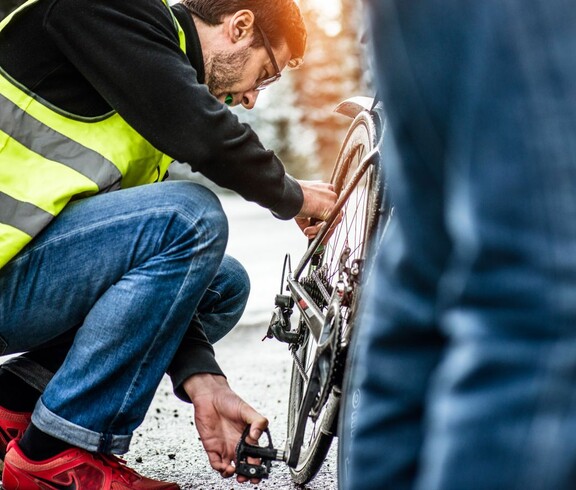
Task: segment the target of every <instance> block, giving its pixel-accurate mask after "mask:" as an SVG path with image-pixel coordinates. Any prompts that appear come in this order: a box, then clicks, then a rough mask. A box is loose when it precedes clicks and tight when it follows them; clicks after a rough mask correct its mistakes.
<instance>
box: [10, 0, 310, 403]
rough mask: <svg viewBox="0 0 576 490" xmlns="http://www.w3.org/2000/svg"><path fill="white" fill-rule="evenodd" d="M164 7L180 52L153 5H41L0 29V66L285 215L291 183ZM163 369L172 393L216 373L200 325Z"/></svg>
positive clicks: (70, 1) (292, 194)
mask: <svg viewBox="0 0 576 490" xmlns="http://www.w3.org/2000/svg"><path fill="white" fill-rule="evenodd" d="M172 9H173V12H174V13H175V15H176V16H177V18H178V21H179V23H180V24H181V26H182V28H183V29H184V31H185V34H186V40H187V49H186V52H187V54H184V53H183V52H182V50H181V49H180V47H179V40H178V35H177V33H176V31H175V28H174V23H173V20H172V17H171V16H170V13H169V12H168V10H167V8H166V7H165V5H164V4H163V3H162V2H161V1H160V0H39V1H38V3H36V4H35V5H33V6H31V7H30V8H28V9H26V10H25V11H24V12H23V13H22V14H20V15H17V17H16V18H15V19H13V21H12V22H11V23H10V24H9V25H8V26H7V27H6V28H5V29H4V30H3V31H2V32H1V33H0V67H1V68H2V69H3V70H5V71H6V72H7V73H8V74H9V75H10V76H12V78H14V79H15V80H17V81H18V82H20V83H21V84H22V85H24V86H25V87H27V88H28V89H29V90H31V91H32V92H34V93H35V94H37V95H38V96H40V97H41V98H43V99H45V100H46V101H48V102H50V103H51V104H53V105H55V106H57V107H59V108H61V109H63V110H65V111H68V112H70V113H72V114H77V115H81V116H99V115H103V114H106V113H108V112H110V111H111V110H115V111H117V112H118V113H119V114H120V115H121V116H122V117H123V118H124V119H125V120H126V121H127V122H128V123H129V124H130V125H131V126H132V127H133V128H134V129H136V130H137V131H138V132H139V133H140V134H141V135H142V136H144V137H145V138H146V139H147V140H148V141H149V142H150V143H152V144H153V145H154V146H155V147H156V148H157V149H159V150H161V151H162V152H164V153H166V154H167V155H170V156H171V157H173V158H174V159H176V160H179V161H181V162H187V163H189V164H190V166H191V167H192V168H193V169H194V170H196V171H199V172H201V173H202V174H204V175H205V176H206V177H208V178H209V179H211V180H212V181H214V182H216V183H217V184H219V185H221V186H223V187H227V188H230V189H232V190H234V191H236V192H238V193H239V194H240V195H241V196H243V197H244V198H245V199H247V200H249V201H255V202H257V203H258V204H260V205H262V206H264V207H266V208H269V209H270V210H271V211H272V212H273V213H274V214H275V215H276V216H277V217H280V218H283V219H288V218H291V217H293V216H294V215H295V214H296V213H297V212H298V211H299V210H300V207H301V205H302V192H301V190H300V187H299V185H298V184H297V183H296V182H295V181H294V180H293V179H292V178H291V177H289V176H288V175H286V174H285V171H284V167H283V165H282V163H281V162H280V161H279V160H278V158H277V157H276V156H275V155H274V153H273V152H271V151H267V150H265V149H264V148H263V147H262V145H261V144H260V142H259V140H258V137H257V136H256V134H255V133H254V132H253V131H252V130H251V128H250V127H249V126H248V125H245V124H240V123H239V121H238V119H237V118H236V116H235V115H234V114H232V113H231V112H230V111H229V110H228V108H227V107H226V106H224V105H223V104H221V103H220V102H219V101H218V100H217V99H216V98H214V97H213V96H212V95H211V94H210V93H209V92H208V90H207V87H206V86H205V85H204V84H203V82H204V65H203V58H202V49H201V46H200V40H199V38H198V34H197V32H196V29H195V26H194V22H193V21H192V19H191V17H190V16H189V14H188V13H187V11H186V10H185V9H184V8H183V7H182V6H181V5H176V6H174V7H172ZM170 371H171V373H170V374H171V376H172V380H173V382H174V384H175V386H176V387H178V386H179V385H180V384H181V382H182V381H183V380H184V379H185V378H186V377H187V376H189V375H191V374H194V373H199V372H211V373H220V372H221V371H220V369H219V367H218V365H217V363H216V361H215V359H214V353H213V350H212V347H211V346H210V344H209V343H208V341H207V340H206V337H205V335H204V333H203V332H202V330H201V329H200V327H192V328H191V329H190V331H189V332H188V335H187V336H186V339H185V340H184V341H183V343H182V345H181V348H180V350H179V352H178V354H177V355H176V357H175V359H174V361H173V363H172V366H171V368H170ZM177 394H178V395H179V396H180V397H182V398H184V399H186V396H185V394H184V393H183V392H182V390H181V389H178V390H177Z"/></svg>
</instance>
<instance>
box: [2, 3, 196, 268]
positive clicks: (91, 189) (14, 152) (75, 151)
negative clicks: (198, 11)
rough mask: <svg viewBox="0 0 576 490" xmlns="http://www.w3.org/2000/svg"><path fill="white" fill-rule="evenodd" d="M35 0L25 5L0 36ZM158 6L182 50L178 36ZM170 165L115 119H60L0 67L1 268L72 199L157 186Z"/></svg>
mask: <svg viewBox="0 0 576 490" xmlns="http://www.w3.org/2000/svg"><path fill="white" fill-rule="evenodd" d="M39 1H44V0H29V1H28V2H26V3H25V4H23V5H22V6H21V7H19V8H18V9H17V10H16V11H14V12H13V13H12V14H11V15H9V16H8V17H7V18H5V19H4V20H3V21H2V22H0V30H2V29H3V28H4V27H5V26H6V25H8V23H9V22H10V21H11V20H12V19H13V18H15V16H17V15H19V14H20V13H21V12H22V11H24V10H26V9H27V8H29V7H30V6H32V5H33V4H35V3H37V2H39ZM162 1H163V2H164V3H165V4H166V6H167V8H168V11H169V12H170V15H171V16H172V19H173V21H174V25H175V28H176V30H177V32H178V38H179V40H180V48H181V49H182V50H183V51H185V47H186V39H185V36H184V32H183V30H182V28H181V27H180V25H179V24H178V22H177V20H176V18H175V17H174V15H173V14H172V11H171V10H170V8H169V7H168V4H167V3H166V0H162ZM171 161H172V158H170V157H169V156H167V155H165V154H163V153H161V152H160V151H159V150H157V149H155V148H154V147H153V146H152V145H150V143H148V142H147V141H146V140H145V139H144V138H143V137H142V136H140V135H139V134H138V133H137V132H136V131H135V130H134V129H133V128H132V127H131V126H129V125H128V123H127V122H126V121H124V120H123V119H122V118H121V117H120V116H119V115H118V114H117V113H115V112H111V113H109V114H107V115H105V116H102V117H98V118H87V117H81V116H77V115H73V114H69V113H66V112H64V111H62V110H60V109H58V108H56V107H54V106H52V105H51V104H49V103H47V102H45V101H43V100H42V99H40V98H39V97H37V96H36V95H35V94H34V93H32V92H30V91H29V90H28V89H27V88H25V87H23V86H22V85H21V84H19V83H18V82H17V81H15V80H14V79H12V78H11V77H10V75H8V74H7V73H5V72H4V71H3V70H2V69H1V68H0V268H1V267H3V266H4V265H5V264H6V263H7V262H8V261H10V260H11V259H12V258H13V257H14V256H15V255H16V254H17V253H18V252H19V251H20V250H21V249H22V247H24V246H25V245H26V244H27V243H28V242H29V241H30V240H31V239H32V238H33V237H34V236H36V235H37V234H38V233H39V232H40V231H41V230H42V229H43V228H44V227H45V226H46V225H47V224H48V223H50V221H51V220H52V219H53V218H54V217H55V216H56V215H58V213H60V212H61V211H62V209H63V208H64V207H65V206H66V205H67V203H68V202H70V200H72V199H78V198H81V197H86V196H89V195H93V194H96V193H99V192H109V191H114V190H118V189H120V188H126V187H132V186H136V185H142V184H147V183H152V182H155V181H159V180H161V179H162V178H163V176H164V175H165V173H166V171H167V169H168V166H169V164H170V163H171Z"/></svg>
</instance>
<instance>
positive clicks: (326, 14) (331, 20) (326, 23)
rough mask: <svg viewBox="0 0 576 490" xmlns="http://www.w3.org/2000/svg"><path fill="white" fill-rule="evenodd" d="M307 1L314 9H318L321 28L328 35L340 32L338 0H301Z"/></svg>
mask: <svg viewBox="0 0 576 490" xmlns="http://www.w3.org/2000/svg"><path fill="white" fill-rule="evenodd" d="M302 1H306V2H308V3H309V4H310V5H311V6H312V7H313V8H314V10H316V11H318V12H319V14H320V18H321V19H322V24H321V25H322V28H323V29H324V30H325V31H326V33H327V34H328V35H330V36H336V35H337V34H338V33H339V32H340V21H339V19H338V17H339V14H340V0H302Z"/></svg>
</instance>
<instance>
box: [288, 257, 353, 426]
mask: <svg viewBox="0 0 576 490" xmlns="http://www.w3.org/2000/svg"><path fill="white" fill-rule="evenodd" d="M327 272H328V266H327V265H326V264H324V265H323V266H321V267H320V268H318V269H316V270H315V271H312V273H311V274H309V275H308V276H307V277H304V278H302V279H301V280H300V284H301V285H302V287H303V288H304V289H305V290H306V292H307V293H308V294H309V295H310V298H311V299H312V300H313V301H314V302H315V304H317V305H318V307H319V308H321V309H324V308H326V307H327V306H328V305H329V302H330V299H331V297H332V292H333V290H334V287H333V286H332V285H331V284H330V282H329V280H328V277H327ZM338 314H339V313H338ZM330 336H331V339H330V344H329V347H328V348H329V349H330V350H331V354H330V360H329V372H328V377H327V379H326V381H325V382H324V383H323V384H322V386H321V387H320V392H319V393H318V396H317V399H316V401H315V403H314V406H313V407H312V410H311V417H312V418H313V419H314V420H315V419H316V418H317V417H318V416H319V414H320V410H321V409H322V407H323V406H324V405H325V404H326V402H327V400H328V396H329V395H330V392H331V391H332V388H333V386H334V385H335V384H336V383H337V382H339V379H340V378H341V375H342V373H343V370H344V357H343V356H342V328H336V331H335V332H331V333H330ZM294 357H296V356H294ZM300 367H303V366H302V364H301V362H299V363H298V370H299V371H300ZM305 379H307V378H305Z"/></svg>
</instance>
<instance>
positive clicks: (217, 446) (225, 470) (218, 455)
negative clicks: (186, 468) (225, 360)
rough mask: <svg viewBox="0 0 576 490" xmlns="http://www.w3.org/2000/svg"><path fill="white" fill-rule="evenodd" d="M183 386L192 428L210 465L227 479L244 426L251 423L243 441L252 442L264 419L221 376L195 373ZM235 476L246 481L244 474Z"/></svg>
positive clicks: (265, 420) (255, 442)
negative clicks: (190, 406)
mask: <svg viewBox="0 0 576 490" xmlns="http://www.w3.org/2000/svg"><path fill="white" fill-rule="evenodd" d="M183 387H184V390H185V391H186V393H187V394H188V396H189V397H190V400H191V401H192V403H193V404H194V418H195V421H196V429H197V430H198V434H199V435H200V439H201V440H202V445H203V446H204V449H205V450H206V453H207V454H208V459H209V461H210V465H211V466H212V468H214V469H215V470H216V471H218V472H219V473H220V474H221V475H222V476H223V477H224V478H230V477H231V476H232V475H234V471H235V468H234V465H233V464H232V462H233V461H234V459H235V457H236V446H237V445H238V442H239V441H240V437H241V436H242V432H243V431H244V428H245V427H246V425H248V424H250V425H251V429H250V434H249V435H248V437H247V438H246V442H247V443H248V444H253V445H254V444H257V443H258V439H259V438H260V436H261V435H262V432H263V431H264V429H266V428H267V427H268V420H267V419H266V418H265V417H263V416H262V415H260V414H259V413H258V412H257V411H256V410H254V409H253V408H252V407H251V406H250V405H248V404H247V403H246V402H245V401H244V400H242V399H241V398H240V397H239V396H238V395H237V394H236V393H235V392H234V391H232V389H231V388H230V386H229V385H228V382H227V381H226V378H225V377H224V376H218V375H213V374H196V375H194V376H191V377H190V378H188V379H187V380H186V381H185V382H184V385H183ZM236 479H237V480H238V482H239V483H244V482H247V481H248V478H246V477H244V476H238V477H237V478H236ZM258 481H259V480H257V479H251V480H250V482H251V483H258Z"/></svg>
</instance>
